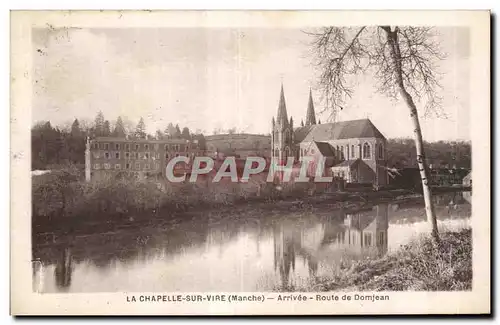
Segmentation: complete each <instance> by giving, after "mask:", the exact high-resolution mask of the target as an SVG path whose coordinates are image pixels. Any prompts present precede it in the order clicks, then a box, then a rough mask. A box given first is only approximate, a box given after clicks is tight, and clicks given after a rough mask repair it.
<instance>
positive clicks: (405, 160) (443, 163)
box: [387, 138, 471, 169]
mask: <svg viewBox="0 0 500 325" xmlns="http://www.w3.org/2000/svg"><path fill="white" fill-rule="evenodd" d="M424 149H425V155H426V158H427V162H428V164H430V165H432V166H433V167H449V168H452V167H453V166H456V167H457V168H466V169H470V168H471V144H470V142H468V141H438V142H425V143H424ZM415 152H416V151H415V141H414V140H413V139H404V138H400V139H389V140H387V155H388V161H387V166H388V167H396V168H403V167H417V161H416V154H415Z"/></svg>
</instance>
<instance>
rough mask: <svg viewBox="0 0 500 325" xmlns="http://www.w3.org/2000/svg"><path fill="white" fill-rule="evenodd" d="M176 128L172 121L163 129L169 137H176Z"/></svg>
mask: <svg viewBox="0 0 500 325" xmlns="http://www.w3.org/2000/svg"><path fill="white" fill-rule="evenodd" d="M176 133H177V130H176V128H175V126H174V125H173V124H172V123H168V125H167V128H166V129H165V134H166V135H167V136H168V137H169V138H171V139H172V138H175V137H176Z"/></svg>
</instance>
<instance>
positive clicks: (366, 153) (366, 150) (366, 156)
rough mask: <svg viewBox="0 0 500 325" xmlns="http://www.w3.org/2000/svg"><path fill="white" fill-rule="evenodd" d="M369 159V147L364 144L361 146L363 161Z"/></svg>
mask: <svg viewBox="0 0 500 325" xmlns="http://www.w3.org/2000/svg"><path fill="white" fill-rule="evenodd" d="M370 158H371V152H370V145H369V144H368V143H367V142H365V143H364V144H363V159H370Z"/></svg>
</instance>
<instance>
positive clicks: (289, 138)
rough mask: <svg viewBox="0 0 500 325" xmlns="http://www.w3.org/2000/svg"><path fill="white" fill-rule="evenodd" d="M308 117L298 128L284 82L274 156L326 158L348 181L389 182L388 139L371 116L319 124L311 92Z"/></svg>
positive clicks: (274, 127)
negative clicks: (289, 107)
mask: <svg viewBox="0 0 500 325" xmlns="http://www.w3.org/2000/svg"><path fill="white" fill-rule="evenodd" d="M305 120H306V123H305V125H304V126H300V127H296V126H295V125H294V121H293V119H292V117H290V119H288V114H287V109H286V102H285V94H284V91H283V85H282V86H281V93H280V99H279V104H278V112H277V115H276V119H275V118H274V117H273V119H272V132H271V147H272V156H273V157H276V158H278V160H279V161H281V162H285V161H286V160H287V158H288V157H294V158H295V159H296V160H298V159H299V158H300V157H304V156H309V157H312V158H313V159H318V158H323V159H324V160H325V161H326V166H325V167H326V168H327V169H328V170H330V171H331V172H332V173H333V175H334V176H338V177H341V178H344V179H345V180H346V181H347V182H348V183H371V184H373V185H376V186H383V185H387V183H388V174H387V168H386V159H387V153H386V144H387V141H386V138H385V137H384V136H383V135H382V133H381V132H380V131H379V130H378V129H377V128H376V127H375V125H373V123H372V122H371V121H370V120H369V119H360V120H352V121H342V122H336V123H325V124H318V123H316V115H315V111H314V104H313V99H312V93H311V92H309V103H308V106H307V113H306V119H305Z"/></svg>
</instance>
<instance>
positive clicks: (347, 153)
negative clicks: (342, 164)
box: [345, 145, 350, 160]
mask: <svg viewBox="0 0 500 325" xmlns="http://www.w3.org/2000/svg"><path fill="white" fill-rule="evenodd" d="M345 151H346V158H347V160H349V158H350V157H349V145H347V146H345Z"/></svg>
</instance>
